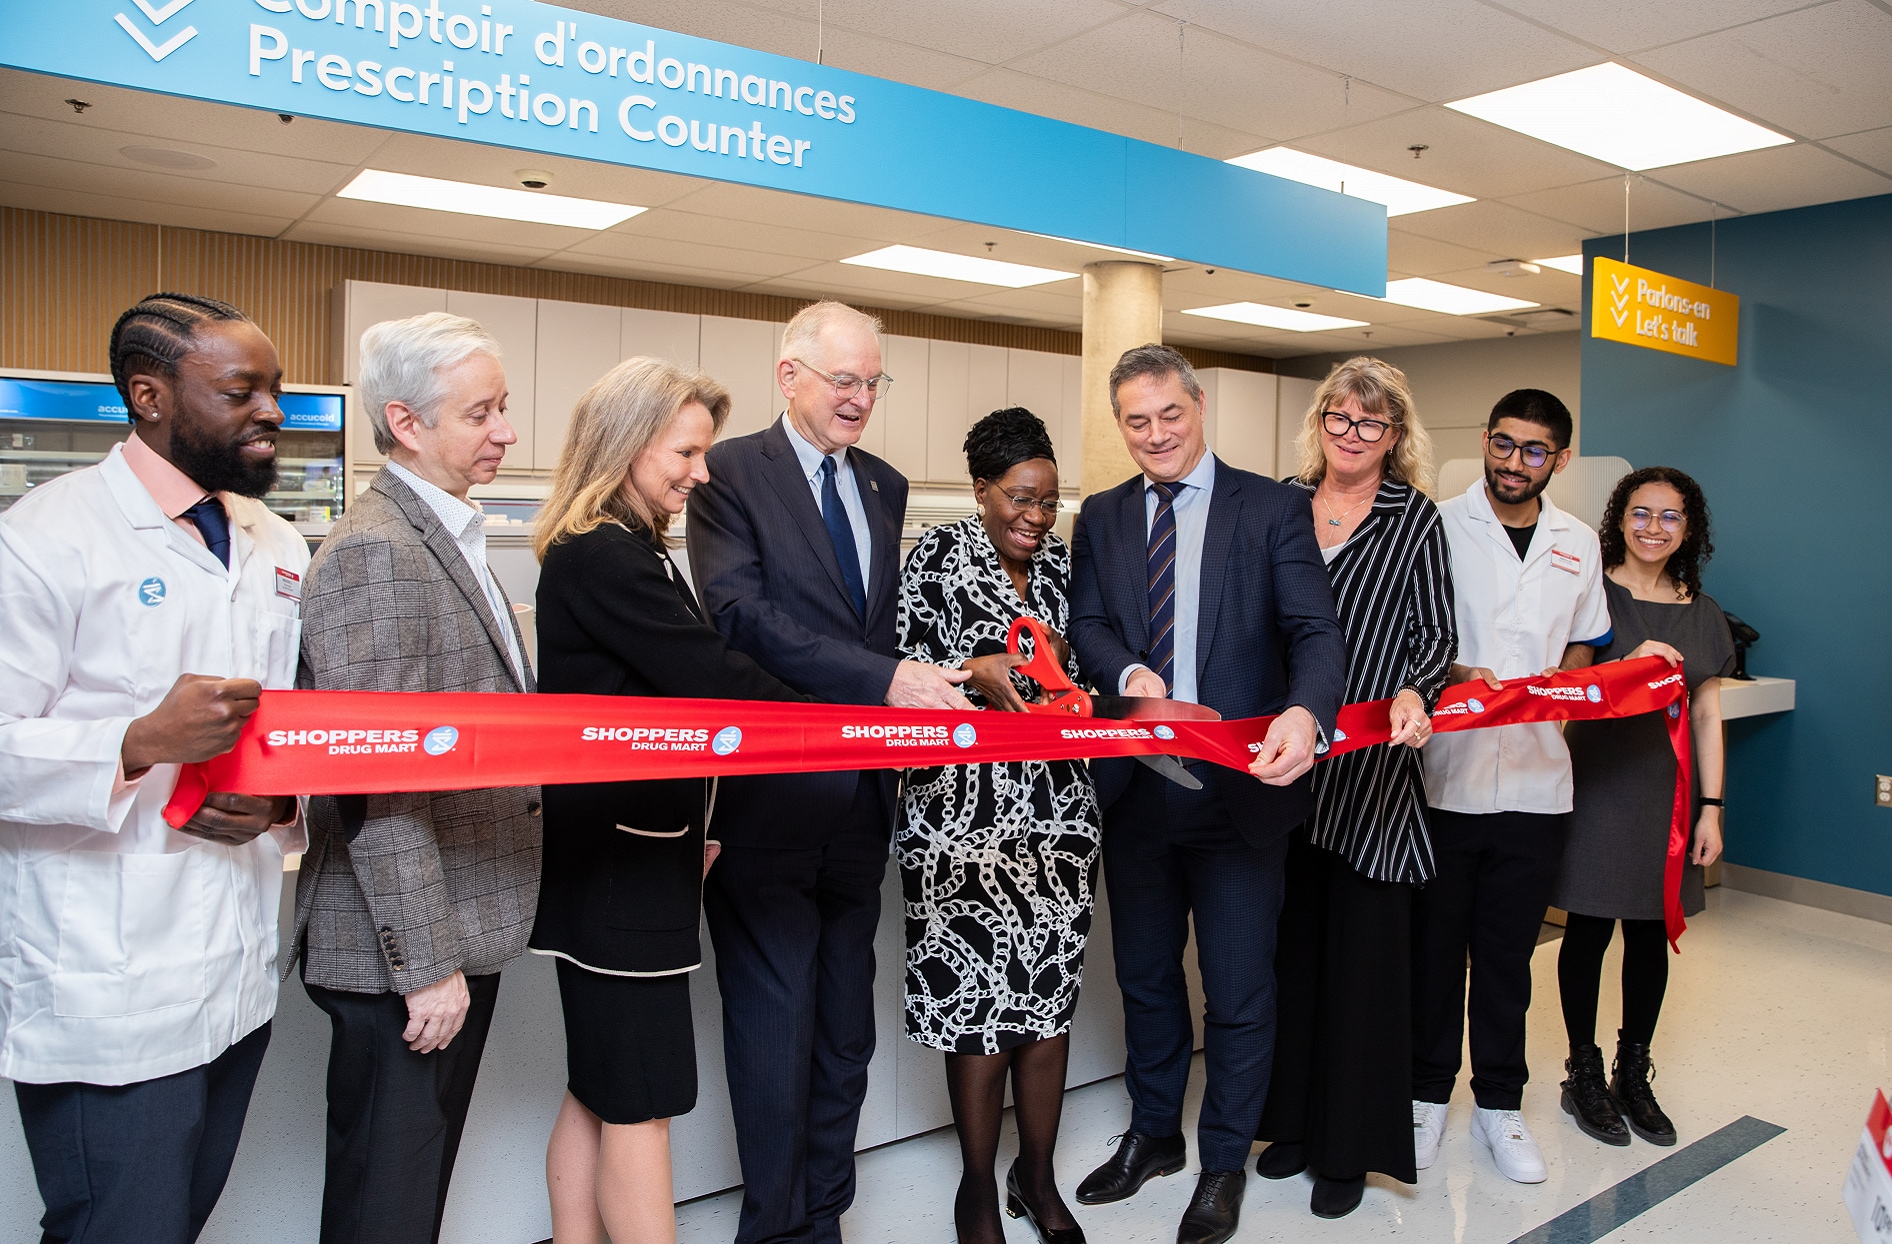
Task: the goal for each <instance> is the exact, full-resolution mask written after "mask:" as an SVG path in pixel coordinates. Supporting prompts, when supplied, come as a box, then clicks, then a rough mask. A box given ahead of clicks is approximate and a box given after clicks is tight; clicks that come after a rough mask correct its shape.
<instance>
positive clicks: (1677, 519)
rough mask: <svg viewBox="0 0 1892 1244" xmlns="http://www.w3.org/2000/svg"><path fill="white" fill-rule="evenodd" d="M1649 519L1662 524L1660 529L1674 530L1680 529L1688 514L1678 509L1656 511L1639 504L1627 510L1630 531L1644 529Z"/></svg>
mask: <svg viewBox="0 0 1892 1244" xmlns="http://www.w3.org/2000/svg"><path fill="white" fill-rule="evenodd" d="M1651 520H1654V521H1655V522H1658V523H1660V524H1662V530H1664V531H1669V532H1675V531H1680V530H1681V529H1682V525H1683V524H1684V523H1686V522H1687V521H1688V515H1686V514H1683V513H1681V512H1680V511H1678V510H1662V511H1660V512H1657V511H1655V510H1651V509H1648V508H1646V507H1644V506H1640V505H1639V506H1637V507H1636V508H1635V509H1633V510H1631V511H1630V512H1629V527H1630V530H1632V531H1643V530H1646V529H1647V528H1648V526H1649V523H1650V521H1651Z"/></svg>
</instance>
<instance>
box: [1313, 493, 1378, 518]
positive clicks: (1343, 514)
mask: <svg viewBox="0 0 1892 1244" xmlns="http://www.w3.org/2000/svg"><path fill="white" fill-rule="evenodd" d="M1378 495H1379V490H1378V489H1375V490H1374V493H1373V496H1372V497H1368V498H1367V499H1366V500H1365V501H1361V502H1359V503H1358V504H1356V505H1353V506H1350V507H1349V508H1347V509H1345V510H1342V511H1341V512H1340V517H1339V518H1335V517H1334V507H1333V506H1331V505H1328V504H1327V498H1325V497H1322V498H1321V502H1320V508H1321V509H1323V510H1326V511H1327V525H1328V526H1329V527H1338V526H1340V525H1341V523H1343V522H1344V521H1346V519H1347V517H1348V516H1349V515H1351V514H1352V513H1353V512H1354V510H1357V509H1359V508H1360V506H1362V505H1366V504H1368V503H1369V502H1371V501H1372V500H1373V499H1374V497H1377V496H1378Z"/></svg>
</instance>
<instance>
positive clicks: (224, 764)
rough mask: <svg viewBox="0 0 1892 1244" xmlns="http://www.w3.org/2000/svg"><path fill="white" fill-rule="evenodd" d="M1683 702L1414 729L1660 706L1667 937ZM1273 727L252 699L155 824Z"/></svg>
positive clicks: (887, 711) (1491, 707)
mask: <svg viewBox="0 0 1892 1244" xmlns="http://www.w3.org/2000/svg"><path fill="white" fill-rule="evenodd" d="M1687 698H1688V692H1687V688H1686V687H1685V686H1684V684H1683V681H1682V672H1681V671H1680V670H1679V669H1672V668H1670V666H1669V665H1668V663H1667V662H1666V661H1664V660H1663V659H1662V658H1661V657H1643V658H1641V659H1639V660H1635V661H1615V662H1611V663H1609V664H1606V665H1596V666H1591V667H1589V668H1587V669H1581V670H1573V671H1570V672H1568V673H1563V674H1556V675H1552V676H1550V677H1547V678H1526V679H1518V680H1515V681H1512V682H1509V683H1506V684H1505V687H1504V689H1503V690H1501V691H1493V690H1492V689H1491V688H1490V687H1489V686H1488V685H1487V684H1485V683H1483V682H1472V683H1461V684H1459V685H1458V686H1455V687H1449V688H1447V689H1446V690H1445V692H1444V693H1443V694H1442V695H1441V696H1440V697H1439V704H1438V707H1437V709H1436V710H1434V712H1433V715H1432V728H1433V730H1434V731H1435V732H1437V733H1446V732H1449V731H1453V730H1476V729H1482V728H1487V727H1491V726H1509V725H1518V724H1520V723H1524V722H1538V721H1595V720H1600V719H1603V718H1610V717H1633V716H1636V715H1638V714H1641V713H1649V712H1657V711H1662V712H1665V713H1667V714H1668V727H1669V741H1670V744H1671V745H1672V746H1673V747H1674V749H1675V761H1676V778H1675V803H1674V811H1673V816H1672V819H1671V821H1670V824H1669V851H1668V862H1667V867H1666V869H1665V872H1664V877H1663V907H1664V916H1665V919H1666V922H1667V925H1668V934H1669V941H1670V943H1671V944H1674V943H1675V942H1676V940H1677V939H1679V938H1680V937H1681V935H1682V930H1683V929H1684V928H1685V927H1686V926H1685V923H1684V921H1683V919H1682V905H1681V881H1682V865H1683V862H1684V860H1685V857H1686V854H1687V851H1688V842H1689V828H1690V827H1689V823H1688V810H1689V808H1688V805H1689V800H1688V793H1689V773H1690V768H1691V766H1690V762H1689V760H1690V758H1689V740H1688V712H1687V707H1686V706H1687ZM1391 704H1392V701H1391V700H1375V701H1373V702H1371V703H1367V704H1349V705H1347V706H1346V707H1345V708H1343V709H1341V710H1340V716H1339V719H1338V722H1337V723H1336V727H1335V730H1334V733H1333V738H1332V740H1331V746H1330V748H1329V750H1328V752H1327V753H1326V754H1327V756H1330V757H1331V756H1338V755H1341V754H1343V753H1346V752H1350V751H1354V750H1355V749H1357V748H1362V747H1371V746H1373V745H1375V744H1378V743H1384V742H1386V741H1387V740H1388V739H1389V738H1390V737H1391V736H1392V726H1391V722H1390V721H1389V719H1388V707H1389V706H1390V705H1391ZM1273 721H1274V718H1273V717H1250V718H1245V719H1243V720H1240V721H1109V720H1105V719H1102V718H1096V717H1074V716H1068V715H1064V714H1058V715H1039V714H1033V713H1000V712H968V713H960V712H943V711H939V710H928V709H898V708H878V707H867V706H861V705H849V704H776V703H768V702H762V701H750V700H672V699H653V698H645V697H640V696H601V695H531V696H523V695H489V694H480V693H457V692H443V693H435V692H377V691H265V692H263V695H262V699H261V702H260V704H259V705H258V706H257V709H256V712H255V713H254V714H253V715H252V716H251V717H250V720H249V722H248V723H247V724H246V725H245V727H244V730H243V734H242V736H241V737H240V738H239V739H238V740H237V744H236V746H235V747H234V748H233V749H231V750H230V751H228V752H226V753H224V754H223V755H221V756H218V757H217V758H216V759H214V760H211V761H208V762H206V763H204V764H201V765H185V766H183V769H182V772H181V773H180V774H179V777H178V783H177V788H176V790H175V791H173V792H172V795H171V799H170V802H169V803H168V804H167V805H166V806H165V809H164V818H165V820H166V821H167V822H169V823H170V824H171V825H172V826H181V825H183V824H184V823H185V822H187V821H189V820H190V818H191V817H192V816H195V815H196V813H197V810H198V808H200V807H201V806H202V805H203V801H204V796H205V795H206V794H207V793H208V792H210V791H213V790H227V791H243V792H246V793H248V794H252V795H335V794H392V793H398V792H404V791H450V790H475V789H479V788H481V787H499V786H533V785H540V784H556V783H567V782H615V781H628V780H641V779H648V778H677V777H705V776H712V775H714V776H728V775H733V774H743V773H809V772H817V771H824V770H850V769H918V768H929V767H931V766H934V765H956V764H986V763H992V762H996V761H1005V760H1079V759H1089V758H1094V757H1100V756H1137V755H1146V754H1168V755H1172V756H1187V757H1192V758H1194V759H1197V760H1207V761H1212V762H1214V763H1216V764H1220V765H1226V766H1228V767H1229V768H1232V769H1246V768H1247V767H1248V764H1249V761H1250V760H1251V759H1252V758H1253V756H1254V754H1255V753H1256V752H1257V751H1259V750H1260V748H1261V742H1262V740H1263V738H1264V737H1266V735H1267V733H1268V727H1269V725H1270V724H1271V723H1272V722H1273Z"/></svg>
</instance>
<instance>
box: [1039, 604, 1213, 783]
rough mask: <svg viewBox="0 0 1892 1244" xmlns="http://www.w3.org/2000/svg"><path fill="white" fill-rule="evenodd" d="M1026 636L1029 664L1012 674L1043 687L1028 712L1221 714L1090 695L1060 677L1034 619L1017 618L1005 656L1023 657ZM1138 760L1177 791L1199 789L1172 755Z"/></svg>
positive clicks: (1194, 717) (1124, 716)
mask: <svg viewBox="0 0 1892 1244" xmlns="http://www.w3.org/2000/svg"><path fill="white" fill-rule="evenodd" d="M1026 635H1030V636H1031V659H1030V660H1028V661H1026V662H1024V663H1023V664H1021V665H1019V666H1018V667H1017V669H1018V672H1019V673H1021V674H1023V675H1025V677H1027V678H1029V679H1031V680H1032V681H1033V682H1036V683H1037V684H1038V685H1039V686H1040V687H1043V688H1044V696H1043V698H1042V699H1041V700H1040V702H1038V703H1036V704H1033V703H1031V702H1030V701H1029V700H1028V701H1026V703H1025V711H1026V712H1028V713H1056V714H1063V715H1065V716H1070V717H1097V718H1104V719H1108V720H1114V721H1220V720H1222V714H1220V713H1218V712H1216V711H1215V710H1214V709H1212V708H1205V707H1204V706H1203V705H1200V704H1191V703H1189V702H1188V701H1187V700H1169V699H1158V698H1155V697H1152V696H1141V695H1092V694H1091V693H1090V692H1088V691H1085V690H1084V689H1083V688H1082V687H1079V686H1078V685H1077V684H1076V683H1074V682H1072V681H1071V679H1070V676H1069V675H1068V674H1066V673H1065V672H1064V666H1063V665H1062V664H1061V663H1060V662H1059V661H1058V654H1057V648H1056V646H1055V645H1054V644H1053V643H1052V642H1051V633H1050V631H1049V630H1047V629H1046V628H1045V624H1044V623H1042V622H1040V621H1039V620H1038V619H1036V618H1032V617H1019V618H1015V619H1013V621H1012V629H1011V630H1009V631H1007V632H1006V635H1005V650H1006V651H1007V652H1015V653H1017V652H1023V651H1024V649H1023V648H1022V647H1021V646H1020V644H1021V641H1022V639H1023V638H1024V637H1025V636H1026ZM1137 759H1138V760H1140V761H1142V762H1143V763H1144V764H1146V765H1148V766H1149V767H1150V768H1152V769H1154V770H1156V771H1157V772H1158V773H1160V774H1162V775H1163V776H1164V777H1166V778H1168V779H1169V780H1170V781H1172V782H1174V783H1176V784H1177V785H1178V786H1185V787H1187V788H1189V789H1190V790H1201V789H1202V783H1201V782H1200V781H1199V780H1198V779H1197V778H1196V776H1195V775H1194V774H1193V773H1191V772H1189V770H1188V769H1186V768H1184V767H1183V763H1182V761H1180V760H1178V759H1176V758H1175V757H1174V756H1138V757H1137Z"/></svg>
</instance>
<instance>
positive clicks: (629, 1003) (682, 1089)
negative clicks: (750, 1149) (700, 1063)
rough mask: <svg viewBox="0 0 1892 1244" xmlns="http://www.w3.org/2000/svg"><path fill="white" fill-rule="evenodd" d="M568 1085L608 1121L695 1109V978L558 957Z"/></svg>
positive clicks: (659, 1116)
mask: <svg viewBox="0 0 1892 1244" xmlns="http://www.w3.org/2000/svg"><path fill="white" fill-rule="evenodd" d="M558 1000H559V1003H560V1006H561V1007H562V1009H563V1010H564V1012H565V1076H566V1080H565V1086H566V1087H567V1088H568V1089H570V1090H571V1094H572V1096H573V1097H576V1098H577V1099H578V1101H579V1104H580V1105H582V1106H584V1108H585V1109H587V1110H589V1111H591V1113H593V1114H595V1115H597V1116H598V1117H599V1118H600V1119H602V1120H604V1121H605V1122H606V1123H643V1122H646V1121H648V1120H650V1119H671V1118H675V1117H676V1116H677V1115H680V1114H688V1113H690V1111H691V1110H693V1109H695V1108H696V1031H695V1026H694V1025H693V1024H692V1023H691V1019H690V976H689V973H687V972H679V973H677V974H676V975H674V976H610V975H607V974H605V973H603V972H592V971H587V970H586V969H584V968H581V967H579V966H578V965H577V964H575V963H573V962H571V961H570V960H569V959H560V960H559V961H558Z"/></svg>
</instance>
